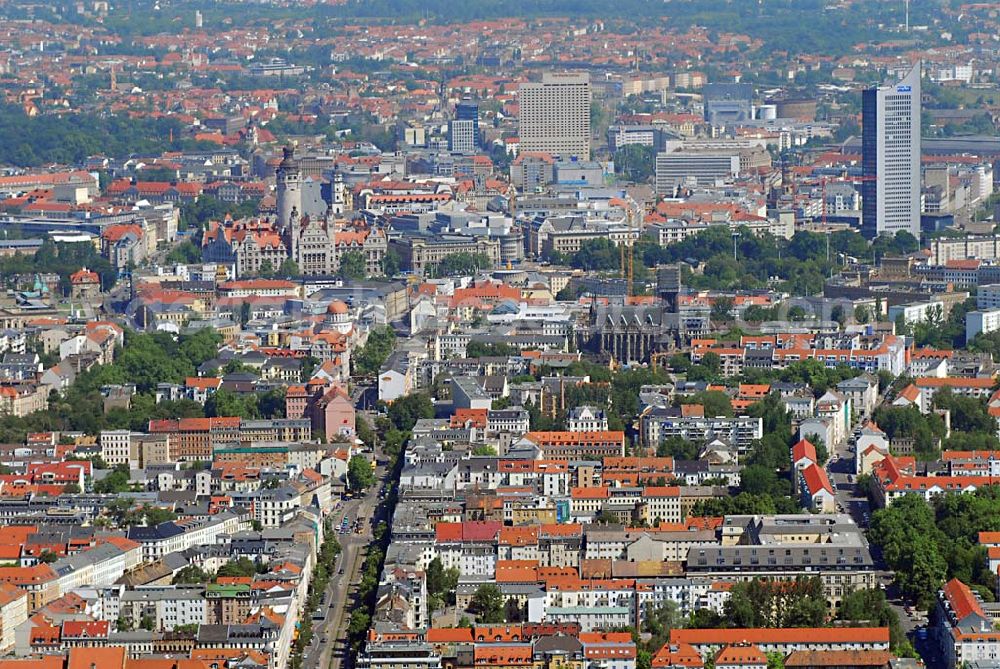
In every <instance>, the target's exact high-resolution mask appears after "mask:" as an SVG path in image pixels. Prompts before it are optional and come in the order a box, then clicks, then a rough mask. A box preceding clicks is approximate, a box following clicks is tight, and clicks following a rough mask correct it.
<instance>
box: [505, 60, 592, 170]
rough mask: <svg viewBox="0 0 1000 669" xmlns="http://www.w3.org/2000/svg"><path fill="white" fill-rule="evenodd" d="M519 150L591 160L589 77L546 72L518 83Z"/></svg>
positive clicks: (583, 74)
mask: <svg viewBox="0 0 1000 669" xmlns="http://www.w3.org/2000/svg"><path fill="white" fill-rule="evenodd" d="M518 104H519V105H520V112H519V118H520V130H519V140H520V148H519V150H520V151H538V152H542V153H548V154H550V155H552V156H563V157H576V158H579V159H580V160H589V159H590V75H589V74H587V73H582V74H576V73H571V74H556V73H545V74H543V75H542V81H541V83H536V82H532V83H525V84H521V87H520V89H519V90H518Z"/></svg>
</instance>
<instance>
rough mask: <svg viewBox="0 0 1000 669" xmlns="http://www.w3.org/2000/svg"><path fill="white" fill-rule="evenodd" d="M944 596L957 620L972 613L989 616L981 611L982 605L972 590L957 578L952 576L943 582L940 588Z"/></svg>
mask: <svg viewBox="0 0 1000 669" xmlns="http://www.w3.org/2000/svg"><path fill="white" fill-rule="evenodd" d="M942 591H943V592H944V596H945V598H946V599H947V600H948V603H949V604H950V605H951V610H952V612H953V613H954V614H955V618H956V619H958V620H959V621H962V620H964V619H965V618H967V617H968V616H971V615H973V614H975V615H978V616H981V617H983V618H985V619H987V620H989V616H987V615H986V613H985V612H984V611H983V607H982V606H981V605H980V604H979V600H978V599H977V598H976V596H975V595H974V594H972V590H971V589H969V586H967V585H966V584H965V583H962V582H961V581H959V580H958V579H957V578H953V579H951V580H950V581H948V582H947V583H945V584H944V588H942Z"/></svg>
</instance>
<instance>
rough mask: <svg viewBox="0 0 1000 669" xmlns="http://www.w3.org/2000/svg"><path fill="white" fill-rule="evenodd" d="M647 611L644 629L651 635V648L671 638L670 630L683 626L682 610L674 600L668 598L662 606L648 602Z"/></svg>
mask: <svg viewBox="0 0 1000 669" xmlns="http://www.w3.org/2000/svg"><path fill="white" fill-rule="evenodd" d="M645 613H646V617H645V620H643V623H642V631H643V632H646V633H647V634H649V635H650V636H651V638H650V640H649V644H648V645H649V647H650V648H659V647H660V646H662V645H663V644H664V643H665V642H666V641H667V640H668V639H669V638H670V631H671V630H672V629H674V628H676V627H681V626H682V624H681V623H682V619H681V615H680V611H679V609H678V606H677V603H676V602H674V601H669V600H668V601H667V602H664V603H663V604H661V605H660V606H654V605H653V603H652V602H647V603H646V611H645Z"/></svg>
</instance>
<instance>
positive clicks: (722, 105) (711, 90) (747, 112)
mask: <svg viewBox="0 0 1000 669" xmlns="http://www.w3.org/2000/svg"><path fill="white" fill-rule="evenodd" d="M705 120H706V121H708V122H709V123H710V124H712V125H726V124H727V123H742V122H744V121H752V120H753V86H751V85H750V84H708V85H707V86H705Z"/></svg>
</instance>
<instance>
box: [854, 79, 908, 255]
mask: <svg viewBox="0 0 1000 669" xmlns="http://www.w3.org/2000/svg"><path fill="white" fill-rule="evenodd" d="M861 113H862V129H861V164H862V168H863V170H864V176H865V180H864V181H863V182H862V184H861V195H862V197H863V198H864V199H863V202H862V205H861V207H862V209H861V212H862V218H861V229H862V232H863V233H864V235H865V236H866V237H869V238H872V237H875V236H877V235H894V234H896V233H897V232H899V231H901V230H905V231H907V232H909V233H911V234H912V235H913V236H914V237H917V238H918V239H919V238H920V63H919V62H917V63H916V64H915V65H914V66H913V69H911V70H910V71H909V73H907V75H906V76H905V77H903V78H902V79H901V80H900V81H899V82H897V83H895V84H889V85H884V86H878V87H876V88H869V89H867V90H865V91H864V93H863V94H862V98H861Z"/></svg>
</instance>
